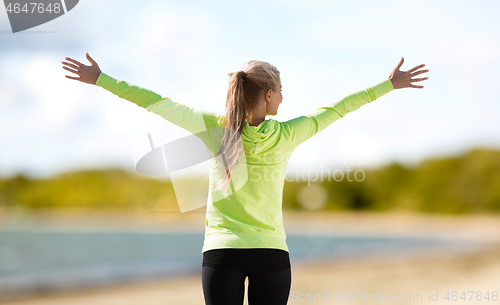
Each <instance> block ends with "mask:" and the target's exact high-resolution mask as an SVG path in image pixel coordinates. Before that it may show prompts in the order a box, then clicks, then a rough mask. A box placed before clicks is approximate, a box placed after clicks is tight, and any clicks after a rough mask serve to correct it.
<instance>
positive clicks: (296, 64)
mask: <svg viewBox="0 0 500 305" xmlns="http://www.w3.org/2000/svg"><path fill="white" fill-rule="evenodd" d="M458 3H459V4H458ZM499 17H500V4H499V3H498V2H496V1H475V2H465V1H462V2H457V1H418V2H403V1H392V0H391V1H377V2H373V1H319V0H310V1H288V0H287V1H285V0H272V1H252V2H248V3H244V2H241V1H140V2H137V1H124V0H120V1H103V0H99V1H97V0H82V1H80V3H79V4H78V5H77V6H76V7H75V8H74V9H73V10H72V11H70V12H68V13H67V14H66V15H64V16H62V17H60V18H58V19H55V20H53V21H51V22H49V23H46V24H43V25H41V26H38V27H36V28H33V29H30V30H27V31H25V32H19V33H16V34H13V33H9V32H10V25H9V23H8V18H7V13H6V12H5V10H3V11H1V10H0V46H1V47H0V67H1V69H0V92H1V95H0V96H1V97H0V128H1V130H2V132H1V133H0V175H2V176H11V175H14V174H16V173H24V174H27V175H30V176H33V177H43V176H50V175H54V174H57V173H60V172H63V171H66V170H74V169H75V170H76V169H79V168H92V167H108V166H120V167H123V168H127V169H130V170H133V168H134V160H135V159H136V158H137V155H138V154H140V152H138V151H140V150H141V149H143V150H144V149H146V150H147V137H146V133H147V132H151V133H152V134H153V137H154V139H155V143H157V144H163V143H165V142H167V141H171V140H175V139H178V138H180V137H183V136H187V135H189V134H188V133H187V131H185V130H183V129H181V128H179V127H177V126H175V125H173V124H171V123H169V122H168V121H165V120H163V119H162V118H161V117H159V116H157V115H155V114H152V113H148V112H147V111H146V110H145V109H141V108H139V107H138V106H136V105H134V104H132V103H130V102H128V101H126V100H123V99H120V98H119V97H117V96H115V95H113V94H111V93H110V92H108V91H106V90H104V89H102V88H100V87H96V86H92V85H89V84H84V83H81V82H78V81H74V80H70V79H67V78H65V77H64V75H71V73H70V72H68V71H66V70H64V69H62V64H61V61H62V60H64V58H65V57H72V58H74V59H76V60H79V61H80V62H84V63H86V64H88V62H87V60H86V58H85V53H86V52H89V54H90V55H91V56H92V57H93V58H94V60H96V61H97V63H98V64H99V66H100V68H101V70H102V71H103V72H105V73H106V74H108V75H110V76H113V77H114V78H117V79H120V80H125V81H127V82H129V83H132V84H135V85H139V86H141V87H144V88H148V89H150V90H153V91H155V92H157V93H159V94H161V95H162V96H168V97H170V98H172V100H174V101H176V102H178V103H182V104H185V105H189V106H191V107H198V108H203V109H206V110H210V111H213V112H216V113H223V111H224V103H225V97H226V91H227V84H228V83H227V81H228V76H227V74H228V73H230V72H233V71H237V70H239V69H240V67H241V66H242V65H243V64H244V63H245V62H246V61H248V60H252V59H257V60H264V61H268V62H270V63H272V64H274V65H275V66H276V67H277V68H278V69H279V70H280V72H281V79H282V85H283V92H282V93H283V97H284V98H283V103H282V104H281V106H280V109H279V113H278V115H276V116H275V117H274V119H276V120H280V121H284V120H288V119H291V118H294V117H296V116H299V115H303V114H307V113H310V112H313V111H314V110H315V109H316V108H318V107H320V106H323V105H325V104H329V103H332V102H334V101H336V100H338V99H339V98H341V97H343V96H345V95H347V94H350V93H353V92H355V91H358V90H361V89H364V88H366V87H369V86H371V85H375V84H377V83H379V82H381V81H383V80H384V79H385V78H387V77H388V76H389V73H390V72H391V71H392V69H393V68H394V67H395V66H396V65H397V63H398V61H399V59H400V58H401V57H404V58H405V63H404V65H403V67H402V70H408V69H410V68H412V67H414V66H416V65H419V64H422V63H425V64H426V66H427V68H428V69H429V70H430V71H429V73H427V74H428V75H427V76H429V80H427V81H425V82H423V83H421V84H423V85H424V89H412V88H408V89H400V90H395V91H392V92H390V93H389V94H387V95H385V96H383V97H381V98H379V99H378V100H376V101H374V102H373V103H371V104H368V105H365V106H363V107H362V108H360V109H358V110H357V111H355V112H353V113H350V114H348V115H347V116H346V117H344V118H342V119H340V120H338V121H337V122H335V123H333V124H332V125H331V126H329V127H328V128H327V129H325V130H323V131H322V132H320V133H319V134H317V135H316V136H314V137H313V138H311V139H309V140H308V141H307V142H305V143H304V144H302V145H300V146H299V147H298V148H297V149H296V151H295V152H294V154H293V155H292V158H291V160H290V164H289V171H292V172H293V171H298V170H300V169H301V168H310V167H318V166H329V165H332V163H334V162H332V158H334V159H335V160H337V161H338V160H343V161H341V162H340V163H344V164H338V162H337V164H333V165H334V166H343V165H346V164H347V163H345V162H348V163H349V162H350V163H349V164H351V163H358V164H357V165H360V164H362V163H367V162H364V161H366V160H369V163H370V164H364V165H365V166H379V165H384V164H386V163H388V162H391V161H397V162H402V163H405V164H408V165H411V164H415V163H417V162H419V161H421V160H423V159H426V158H431V157H442V156H452V155H456V154H461V153H464V152H466V151H468V150H470V149H472V148H474V147H479V146H481V147H492V148H498V147H500V124H499V123H498V122H499V120H498V119H499V116H500V102H499V98H498V97H497V96H496V94H497V90H496V88H497V86H498V85H497V83H498V80H499V79H500V61H499V56H498V54H500V39H499V35H498V29H499V28H500V22H499V21H498V20H500V18H499ZM137 135H142V136H143V140H144V141H143V142H144V143H145V144H144V143H143V142H141V143H139V142H140V141H139V142H133V141H132V142H131V139H137ZM130 143H135V144H133V145H132V147H131V144H130ZM143 144H144V145H143ZM141 145H143V147H142V148H138V147H139V146H141ZM355 159H356V160H357V161H355ZM346 160H349V161H346ZM363 160H364V161H363ZM355 165H356V164H355Z"/></svg>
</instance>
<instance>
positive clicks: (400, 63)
mask: <svg viewBox="0 0 500 305" xmlns="http://www.w3.org/2000/svg"><path fill="white" fill-rule="evenodd" d="M404 61H405V59H404V58H403V57H401V60H400V61H399V63H398V65H397V67H396V70H399V68H401V66H402V65H403V62H404Z"/></svg>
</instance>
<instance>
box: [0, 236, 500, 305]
mask: <svg viewBox="0 0 500 305" xmlns="http://www.w3.org/2000/svg"><path fill="white" fill-rule="evenodd" d="M498 274H500V243H499V244H495V245H492V246H491V247H490V248H488V249H483V250H481V251H475V252H472V253H466V254H461V255H451V256H450V255H448V254H446V253H441V254H440V253H431V254H429V255H427V256H425V255H424V256H419V255H417V256H414V257H412V256H406V255H399V254H393V255H388V256H384V257H382V256H380V257H373V258H370V259H366V258H345V259H336V260H328V259H325V260H321V261H315V262H303V263H301V264H294V263H292V285H291V289H290V291H291V294H290V298H289V302H288V304H294V303H302V302H300V301H298V300H295V301H294V300H293V297H295V298H296V297H298V295H299V294H302V295H304V297H306V296H307V295H308V294H309V295H311V296H312V295H314V294H322V293H324V292H328V293H334V294H347V295H349V294H350V293H355V292H358V291H366V292H369V293H372V294H380V293H385V294H386V295H387V294H392V295H394V296H396V294H397V293H402V294H405V293H406V294H421V295H424V296H426V295H427V294H428V291H432V292H433V293H434V292H435V291H439V293H440V294H444V293H445V292H446V291H450V290H460V291H467V289H469V290H471V289H472V290H481V291H484V292H485V291H486V290H489V291H493V290H494V289H496V291H499V290H500V278H499V277H498V276H497V275H498ZM201 284H202V282H201V273H199V274H194V275H184V276H179V277H176V278H171V279H151V280H144V281H141V282H136V283H123V284H117V285H112V286H108V287H102V288H96V289H91V290H87V291H67V292H61V293H57V294H47V295H38V296H28V297H25V298H22V299H14V300H6V301H4V302H0V304H5V305H14V304H18V305H21V304H23V305H48V304H54V305H63V304H78V305H79V304H82V305H83V304H93V305H104V304H120V305H127V304H155V305H156V304H158V305H159V304H169V305H170V304H182V305H191V304H204V299H203V292H202V286H201ZM246 285H248V280H247V281H246ZM440 300H441V301H446V300H442V299H440ZM393 301H394V300H393ZM324 302H325V300H322V301H319V300H318V301H316V302H314V301H307V304H316V303H318V304H319V303H324ZM366 302H367V301H366V300H364V299H363V300H351V301H349V303H352V304H366ZM387 302H388V301H387ZM377 303H380V302H379V301H377ZM408 303H410V304H413V303H415V304H416V303H419V304H422V303H424V304H435V303H436V302H435V301H426V300H425V299H424V300H422V301H415V302H408ZM464 303H466V304H479V303H481V302H479V301H478V302H464ZM244 304H248V302H247V299H246V296H245V303H244ZM481 304H482V303H481Z"/></svg>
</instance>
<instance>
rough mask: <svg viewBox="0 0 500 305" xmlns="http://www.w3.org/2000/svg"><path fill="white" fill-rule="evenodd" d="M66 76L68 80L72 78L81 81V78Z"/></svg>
mask: <svg viewBox="0 0 500 305" xmlns="http://www.w3.org/2000/svg"><path fill="white" fill-rule="evenodd" d="M64 76H66V77H67V78H71V79H76V80H80V78H79V77H73V76H67V75H64Z"/></svg>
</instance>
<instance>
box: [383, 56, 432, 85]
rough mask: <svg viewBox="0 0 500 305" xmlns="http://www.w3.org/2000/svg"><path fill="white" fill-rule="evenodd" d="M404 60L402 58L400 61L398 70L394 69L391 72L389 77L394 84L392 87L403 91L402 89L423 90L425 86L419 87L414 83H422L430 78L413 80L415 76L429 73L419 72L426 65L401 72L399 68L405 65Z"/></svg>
mask: <svg viewBox="0 0 500 305" xmlns="http://www.w3.org/2000/svg"><path fill="white" fill-rule="evenodd" d="M403 62H404V58H403V57H401V60H400V61H399V63H398V65H397V66H396V68H394V69H393V70H392V72H391V75H389V79H390V80H391V82H392V86H393V87H394V89H401V88H423V87H424V86H418V85H413V84H412V82H421V81H424V80H426V79H428V77H423V78H413V79H412V77H414V76H417V75H419V74H422V73H426V72H429V70H428V69H427V70H419V71H417V70H418V69H420V68H423V67H424V66H425V64H421V65H419V66H416V67H414V68H412V69H410V70H408V71H399V68H401V66H402V65H403Z"/></svg>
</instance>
